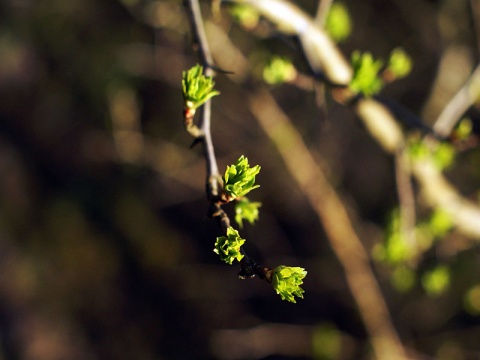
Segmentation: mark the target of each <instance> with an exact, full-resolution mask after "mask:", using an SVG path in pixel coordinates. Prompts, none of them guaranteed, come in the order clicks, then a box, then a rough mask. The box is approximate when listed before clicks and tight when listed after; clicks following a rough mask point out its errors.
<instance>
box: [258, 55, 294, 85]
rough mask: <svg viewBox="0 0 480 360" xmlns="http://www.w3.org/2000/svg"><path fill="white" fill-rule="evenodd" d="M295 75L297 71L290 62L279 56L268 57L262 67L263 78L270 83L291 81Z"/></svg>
mask: <svg viewBox="0 0 480 360" xmlns="http://www.w3.org/2000/svg"><path fill="white" fill-rule="evenodd" d="M296 76H297V71H296V70H295V67H294V66H293V64H292V62H291V61H290V60H288V59H286V58H284V57H280V56H273V57H272V58H270V60H269V61H268V63H267V65H266V66H265V67H264V68H263V79H264V80H265V82H266V83H267V84H271V85H275V84H281V83H284V82H288V81H292V80H293V79H295V77H296Z"/></svg>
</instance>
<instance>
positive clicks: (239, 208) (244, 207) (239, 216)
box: [235, 197, 262, 228]
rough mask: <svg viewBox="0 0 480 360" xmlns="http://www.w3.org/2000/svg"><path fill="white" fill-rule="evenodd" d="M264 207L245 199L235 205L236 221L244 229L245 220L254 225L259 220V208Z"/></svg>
mask: <svg viewBox="0 0 480 360" xmlns="http://www.w3.org/2000/svg"><path fill="white" fill-rule="evenodd" d="M260 206H262V203H260V202H252V201H250V200H249V199H248V198H246V197H243V198H241V199H240V200H239V201H238V202H237V203H236V204H235V221H236V222H237V224H238V225H239V226H240V227H241V228H242V227H243V220H247V221H248V222H249V223H250V224H253V223H254V222H255V221H257V220H258V213H259V211H258V208H259V207H260Z"/></svg>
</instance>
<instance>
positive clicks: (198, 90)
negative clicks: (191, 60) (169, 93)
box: [182, 64, 220, 110]
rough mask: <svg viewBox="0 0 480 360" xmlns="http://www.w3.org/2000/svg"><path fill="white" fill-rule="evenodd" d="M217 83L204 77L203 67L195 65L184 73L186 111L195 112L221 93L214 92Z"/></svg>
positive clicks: (208, 77) (183, 84) (210, 78)
mask: <svg viewBox="0 0 480 360" xmlns="http://www.w3.org/2000/svg"><path fill="white" fill-rule="evenodd" d="M214 86H215V82H214V81H213V78H212V77H210V76H205V75H203V67H202V66H201V65H198V64H197V65H195V66H193V67H192V68H191V69H190V70H188V71H184V72H183V79H182V89H183V100H184V102H185V108H186V109H192V110H195V109H197V108H198V107H200V106H201V105H203V104H204V103H205V102H206V101H208V100H209V99H211V98H212V97H214V96H216V95H219V94H220V92H218V91H216V90H214Z"/></svg>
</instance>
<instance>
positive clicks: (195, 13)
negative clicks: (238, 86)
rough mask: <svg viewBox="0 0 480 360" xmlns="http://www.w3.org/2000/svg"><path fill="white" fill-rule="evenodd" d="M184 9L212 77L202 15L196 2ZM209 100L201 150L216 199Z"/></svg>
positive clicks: (188, 2)
mask: <svg viewBox="0 0 480 360" xmlns="http://www.w3.org/2000/svg"><path fill="white" fill-rule="evenodd" d="M184 4H185V8H186V10H187V15H188V18H189V20H190V24H191V27H192V34H193V37H194V42H195V43H196V44H197V46H198V52H199V56H200V61H201V63H202V65H203V67H204V72H205V75H206V76H213V75H214V72H213V70H212V66H213V58H212V54H211V52H210V47H209V46H208V41H207V35H206V33H205V28H204V25H203V20H202V13H201V10H200V5H199V3H198V0H185V3H184ZM211 106H212V105H211V100H208V101H207V102H206V103H205V104H204V105H203V106H202V108H201V129H202V132H203V149H204V153H205V160H206V166H207V192H208V194H207V195H208V197H209V198H212V197H217V196H219V192H220V186H221V184H220V181H221V180H220V175H219V172H218V164H217V159H216V157H215V149H214V146H213V140H212V134H211V130H210V125H211Z"/></svg>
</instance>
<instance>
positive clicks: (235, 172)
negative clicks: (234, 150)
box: [223, 155, 260, 200]
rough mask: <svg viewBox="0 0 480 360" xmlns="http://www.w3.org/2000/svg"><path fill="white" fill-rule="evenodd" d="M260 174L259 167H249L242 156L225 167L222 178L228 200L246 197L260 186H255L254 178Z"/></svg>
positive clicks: (246, 160)
mask: <svg viewBox="0 0 480 360" xmlns="http://www.w3.org/2000/svg"><path fill="white" fill-rule="evenodd" d="M259 172H260V166H259V165H256V166H254V167H250V165H249V164H248V159H247V158H246V157H244V156H243V155H242V156H240V158H239V159H238V160H237V162H236V163H235V164H233V165H231V166H227V170H226V171H225V175H224V177H223V183H224V192H225V194H226V195H227V198H228V199H229V200H233V199H235V198H238V197H242V196H245V195H247V194H248V193H249V192H250V191H252V190H253V189H256V188H258V187H259V186H260V185H255V176H256V175H258V173H259Z"/></svg>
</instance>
